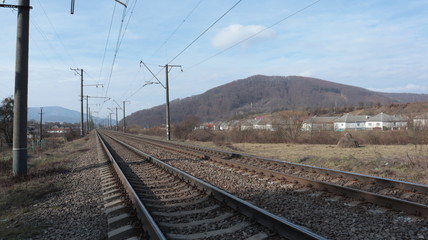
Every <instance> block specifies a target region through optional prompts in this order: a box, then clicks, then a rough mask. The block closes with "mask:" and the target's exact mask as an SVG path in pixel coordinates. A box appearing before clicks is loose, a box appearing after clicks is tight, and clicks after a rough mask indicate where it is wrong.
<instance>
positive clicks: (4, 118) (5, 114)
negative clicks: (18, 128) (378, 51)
mask: <svg viewBox="0 0 428 240" xmlns="http://www.w3.org/2000/svg"><path fill="white" fill-rule="evenodd" d="M1 103H2V104H1V106H0V137H3V138H4V139H5V140H6V143H7V145H8V146H9V147H12V145H13V144H12V141H13V98H12V97H8V98H5V99H4V100H3V101H2V102H1Z"/></svg>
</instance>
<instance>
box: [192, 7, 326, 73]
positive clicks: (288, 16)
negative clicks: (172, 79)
mask: <svg viewBox="0 0 428 240" xmlns="http://www.w3.org/2000/svg"><path fill="white" fill-rule="evenodd" d="M320 1H321V0H317V1H314V2H312V3H310V4H308V5H306V6H305V7H303V8H301V9H299V10H297V11H296V12H293V13H292V14H290V15H287V16H286V17H284V18H282V19H281V20H279V21H277V22H275V23H273V24H272V25H270V26H268V27H266V28H263V29H262V30H260V31H258V32H256V33H254V34H253V35H251V36H249V37H247V38H244V39H243V40H241V41H239V42H237V43H235V44H233V45H232V46H230V47H228V48H226V49H224V50H222V51H220V52H218V53H216V54H214V55H211V56H209V57H207V58H205V59H203V60H202V61H199V62H198V63H196V64H194V65H192V66H190V67H189V68H188V69H191V68H194V67H196V66H198V65H200V64H202V63H204V62H206V61H208V60H210V59H212V58H214V57H217V56H218V55H220V54H223V53H224V52H226V51H228V50H230V49H232V48H234V47H236V46H238V45H240V44H242V43H243V42H246V41H248V40H250V39H251V38H253V37H255V36H257V35H259V34H260V33H262V32H264V31H266V30H268V29H271V28H273V27H274V26H276V25H278V24H280V23H282V22H283V21H285V20H287V19H289V18H291V17H293V16H295V15H297V14H298V13H300V12H303V11H304V10H306V9H308V8H310V7H312V6H313V5H315V4H317V3H318V2H320Z"/></svg>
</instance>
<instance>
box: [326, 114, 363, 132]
mask: <svg viewBox="0 0 428 240" xmlns="http://www.w3.org/2000/svg"><path fill="white" fill-rule="evenodd" d="M369 118H370V116H366V115H352V114H350V113H346V114H345V115H343V116H342V117H339V118H336V119H335V120H334V131H346V130H355V131H357V130H365V129H366V127H365V126H366V122H367V120H368V119H369Z"/></svg>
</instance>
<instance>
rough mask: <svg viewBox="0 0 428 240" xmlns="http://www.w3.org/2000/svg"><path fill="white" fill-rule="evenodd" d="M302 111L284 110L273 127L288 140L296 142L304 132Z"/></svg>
mask: <svg viewBox="0 0 428 240" xmlns="http://www.w3.org/2000/svg"><path fill="white" fill-rule="evenodd" d="M301 117H302V113H301V112H295V111H286V112H282V113H281V114H280V115H279V116H278V117H276V119H275V120H274V121H273V127H274V128H275V129H276V131H278V132H279V133H280V134H281V135H282V136H283V137H284V140H285V141H287V142H296V141H297V138H298V137H299V136H300V133H301V132H302V124H303V121H302V119H301Z"/></svg>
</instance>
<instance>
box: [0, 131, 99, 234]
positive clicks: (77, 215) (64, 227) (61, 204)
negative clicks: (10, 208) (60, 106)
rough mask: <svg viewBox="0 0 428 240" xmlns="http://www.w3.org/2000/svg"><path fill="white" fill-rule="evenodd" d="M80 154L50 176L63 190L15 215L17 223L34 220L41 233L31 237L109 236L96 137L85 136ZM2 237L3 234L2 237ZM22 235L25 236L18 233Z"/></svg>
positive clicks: (32, 222)
mask: <svg viewBox="0 0 428 240" xmlns="http://www.w3.org/2000/svg"><path fill="white" fill-rule="evenodd" d="M85 140H86V143H85V144H82V146H80V147H79V148H78V149H73V150H72V151H79V152H80V153H79V154H78V155H76V156H77V157H75V158H72V159H70V160H68V161H66V162H65V163H64V166H62V167H64V168H65V169H66V171H64V172H65V173H62V174H54V175H52V176H50V177H51V178H54V180H55V182H57V183H59V184H58V185H59V186H60V187H59V191H56V192H53V193H50V194H47V195H45V196H44V197H42V198H40V199H38V200H36V201H35V202H34V203H33V204H32V206H29V207H28V211H27V212H26V213H24V214H21V215H19V216H18V217H16V218H15V219H13V224H14V225H19V224H28V223H31V224H32V226H33V227H36V228H38V229H39V232H40V234H38V235H35V236H32V237H31V238H27V239H106V238H107V218H106V216H105V214H104V209H103V204H104V202H103V199H102V197H101V196H102V192H101V183H100V173H99V168H101V166H102V165H103V164H101V163H99V161H98V159H97V148H96V141H95V137H94V136H93V135H92V134H91V136H90V137H87V138H85ZM13 224H12V225H13ZM0 239H1V237H0ZM18 239H22V238H21V237H19V236H18Z"/></svg>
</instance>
